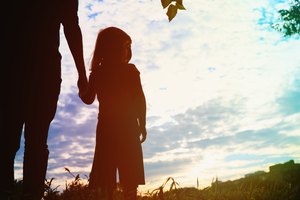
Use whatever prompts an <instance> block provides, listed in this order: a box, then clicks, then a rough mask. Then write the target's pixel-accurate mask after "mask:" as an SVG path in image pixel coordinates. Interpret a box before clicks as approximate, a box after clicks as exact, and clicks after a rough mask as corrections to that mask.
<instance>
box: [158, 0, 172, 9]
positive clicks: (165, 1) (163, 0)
mask: <svg viewBox="0 0 300 200" xmlns="http://www.w3.org/2000/svg"><path fill="white" fill-rule="evenodd" d="M171 2H172V0H161V5H162V6H163V8H164V9H165V8H166V7H168V6H169V5H170V3H171Z"/></svg>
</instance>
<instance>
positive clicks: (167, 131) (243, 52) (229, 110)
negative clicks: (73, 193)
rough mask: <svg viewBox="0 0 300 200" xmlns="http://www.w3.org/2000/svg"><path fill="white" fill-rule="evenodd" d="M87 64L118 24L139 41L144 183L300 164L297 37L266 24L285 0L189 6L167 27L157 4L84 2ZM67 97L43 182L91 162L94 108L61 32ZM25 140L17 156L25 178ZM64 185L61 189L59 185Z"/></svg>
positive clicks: (203, 180)
mask: <svg viewBox="0 0 300 200" xmlns="http://www.w3.org/2000/svg"><path fill="white" fill-rule="evenodd" d="M79 2H80V5H79V17H80V25H81V28H82V33H83V42H84V55H85V62H86V68H87V70H88V69H89V63H90V58H91V54H92V50H93V47H94V42H95V39H96V36H97V33H98V31H99V30H100V29H102V28H105V27H107V26H117V27H120V28H122V29H123V30H124V31H126V32H127V33H128V34H129V35H130V36H131V37H132V40H133V43H132V48H133V57H132V60H131V62H132V63H134V64H136V66H137V68H138V69H139V70H140V72H141V79H142V84H143V89H144V92H145V95H146V100H147V129H148V138H147V141H146V142H145V143H144V144H143V153H144V163H145V173H146V185H145V186H141V187H140V191H146V190H151V189H154V188H156V187H158V186H160V185H161V184H162V183H163V182H164V180H165V179H166V178H167V177H169V176H172V177H174V178H175V180H176V181H177V182H179V184H180V185H181V186H182V187H185V186H196V180H197V177H198V178H199V182H200V187H206V186H208V185H209V184H210V183H211V180H212V179H213V178H215V177H218V178H219V179H220V180H224V181H225V180H229V179H236V178H240V177H243V176H244V175H245V174H247V173H251V172H255V171H257V170H265V171H268V167H269V166H270V165H273V164H276V163H279V162H286V161H288V160H290V159H294V160H295V162H298V163H299V162H300V151H299V149H300V113H299V111H300V100H299V99H300V57H299V52H300V41H299V40H298V39H297V38H296V37H295V38H289V39H286V38H283V37H282V36H281V35H280V34H279V33H277V32H276V31H274V30H272V29H271V28H270V23H271V22H272V21H274V20H276V17H277V16H276V15H277V10H278V9H280V8H284V7H286V4H285V3H284V1H274V0H260V1H252V0H244V1H240V0H232V1H223V0H216V1H207V0H199V1H193V0H185V1H184V2H183V3H184V5H185V7H186V9H187V10H186V11H179V12H178V14H177V16H176V17H175V18H174V20H173V21H171V22H168V19H167V16H166V15H165V12H166V10H163V9H162V7H161V5H160V1H159V0H152V1H148V0H139V1H137V0H120V1H117V0H103V1H96V0H84V1H83V0H80V1H79ZM60 51H61V54H62V56H63V60H62V78H63V82H62V91H61V94H60V98H59V104H58V109H57V113H56V116H55V119H54V121H53V122H52V124H51V128H50V131H49V137H48V143H49V149H50V158H49V165H48V172H47V178H52V177H54V178H56V179H55V180H54V184H60V185H64V182H65V180H71V179H72V177H71V176H70V175H69V174H68V173H67V172H65V171H64V167H68V168H69V169H70V170H71V171H72V172H73V173H74V174H80V175H81V176H82V177H83V178H84V175H88V174H89V172H90V169H91V164H92V160H93V153H94V145H95V129H96V123H97V113H98V103H97V102H96V101H95V103H94V104H93V105H84V104H83V103H82V102H81V101H80V99H79V98H78V97H77V88H76V80H77V73H76V70H75V67H74V61H73V59H72V57H71V54H70V51H69V49H68V47H67V45H66V41H65V38H64V35H63V33H62V34H61V47H60ZM23 146H24V145H23V143H22V144H21V149H20V151H19V152H18V155H17V158H16V164H15V168H16V177H17V178H19V177H21V176H22V168H21V167H22V158H23V155H22V153H23ZM61 189H63V188H62V187H61Z"/></svg>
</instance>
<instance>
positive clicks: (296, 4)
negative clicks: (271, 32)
mask: <svg viewBox="0 0 300 200" xmlns="http://www.w3.org/2000/svg"><path fill="white" fill-rule="evenodd" d="M278 12H279V19H278V22H276V23H274V24H272V27H273V28H274V29H275V30H277V31H279V32H281V33H282V34H283V35H284V36H285V37H289V36H292V35H299V34H300V0H292V1H290V7H289V8H288V9H281V10H279V11H278Z"/></svg>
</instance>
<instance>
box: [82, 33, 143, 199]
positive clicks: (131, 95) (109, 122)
mask: <svg viewBox="0 0 300 200" xmlns="http://www.w3.org/2000/svg"><path fill="white" fill-rule="evenodd" d="M130 45H131V38H130V36H129V35H127V34H126V33H125V32H124V31H122V30H121V29H119V28H116V27H108V28H105V29H103V30H102V31H100V32H99V34H98V37H97V40H96V44H95V49H94V53H93V57H92V62H91V73H90V77H89V84H88V89H87V92H86V93H85V94H81V99H82V101H83V102H84V103H86V104H91V103H93V102H94V99H95V97H96V96H97V99H98V101H99V115H98V125H97V134H96V147H95V154H94V161H93V166H92V171H91V174H90V183H89V186H90V187H91V188H95V189H99V188H100V189H101V191H102V194H104V195H107V196H108V199H112V194H113V190H114V189H115V188H116V173H117V170H118V172H119V179H120V183H121V185H122V186H123V188H124V195H125V196H124V197H125V199H130V200H134V199H136V196H137V194H136V193H137V187H138V185H141V184H145V177H144V164H143V154H142V146H141V143H142V142H144V141H145V139H146V135H147V131H146V128H145V125H146V101H145V96H144V93H143V90H142V86H141V81H140V76H139V74H140V73H139V71H138V70H137V68H136V67H135V65H133V64H129V63H128V62H129V60H130V59H131V46H130ZM140 136H141V137H140Z"/></svg>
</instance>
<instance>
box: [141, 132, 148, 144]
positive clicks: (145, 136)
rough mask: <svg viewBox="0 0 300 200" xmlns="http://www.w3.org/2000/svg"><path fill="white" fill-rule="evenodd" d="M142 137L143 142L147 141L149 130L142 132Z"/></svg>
mask: <svg viewBox="0 0 300 200" xmlns="http://www.w3.org/2000/svg"><path fill="white" fill-rule="evenodd" d="M141 135H142V138H141V140H140V141H141V143H143V142H145V140H146V138H147V132H143V133H142V134H141Z"/></svg>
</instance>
